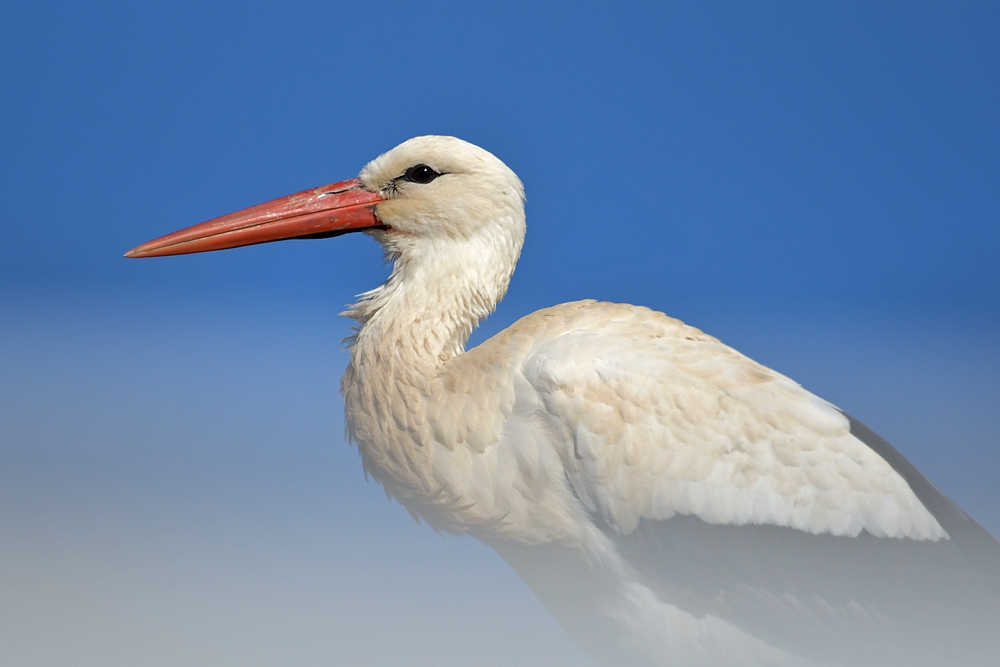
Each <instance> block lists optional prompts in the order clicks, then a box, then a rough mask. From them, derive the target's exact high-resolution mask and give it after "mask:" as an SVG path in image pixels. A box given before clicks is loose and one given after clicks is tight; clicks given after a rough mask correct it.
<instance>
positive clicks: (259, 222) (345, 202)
mask: <svg viewBox="0 0 1000 667" xmlns="http://www.w3.org/2000/svg"><path fill="white" fill-rule="evenodd" d="M380 201H382V197H380V196H379V195H377V194H375V193H374V192H369V191H368V190H365V189H364V187H363V186H362V185H361V181H359V180H358V179H356V178H352V179H351V180H349V181H341V182H340V183H333V184H331V185H325V186H323V187H320V188H314V189H312V190H305V191H303V192H299V193H297V194H294V195H288V196H287V197H281V198H279V199H275V200H273V201H269V202H267V203H264V204H258V205H257V206H251V207H250V208H246V209H243V210H242V211H237V212H236V213H230V214H229V215H224V216H222V217H221V218H215V219H214V220H209V221H208V222H203V223H201V224H200V225H194V226H193V227H188V228H187V229H182V230H180V231H179V232H174V233H173V234H167V235H166V236H161V237H160V238H158V239H155V240H153V241H150V242H149V243H143V244H142V245H141V246H138V247H135V248H132V249H131V250H129V251H128V252H127V253H125V256H126V257H162V256H164V255H184V254H187V253H192V252H205V251H208V250H225V249H226V248H238V247H239V246H244V245H252V244H254V243H267V242H269V241H281V240H283V239H294V238H303V237H306V238H317V237H320V238H321V237H326V236H338V235H340V234H346V233H348V232H355V231H361V230H363V229H372V228H377V227H382V226H383V225H382V223H381V222H379V220H378V217H376V215H375V206H376V205H377V204H378V203H379V202H380Z"/></svg>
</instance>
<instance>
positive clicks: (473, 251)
mask: <svg viewBox="0 0 1000 667" xmlns="http://www.w3.org/2000/svg"><path fill="white" fill-rule="evenodd" d="M361 230H363V231H365V232H366V233H367V234H369V235H371V236H372V237H374V238H375V239H376V240H377V241H378V242H379V243H380V244H381V245H382V247H383V248H384V250H385V252H386V254H387V255H388V256H389V258H391V260H392V262H393V267H392V272H391V275H390V276H389V278H388V280H386V282H385V283H384V284H383V285H381V286H380V287H377V288H375V289H374V290H372V291H370V292H366V293H364V294H363V295H361V297H360V299H359V300H358V302H357V303H355V304H354V305H353V306H351V307H350V309H349V310H348V311H347V313H346V314H347V315H349V316H350V317H352V318H354V319H355V320H357V321H358V323H359V325H360V328H359V329H358V332H357V335H356V336H354V338H353V340H352V341H351V347H350V354H351V359H350V363H349V365H348V367H347V372H346V373H345V375H344V378H343V382H342V385H341V389H342V392H343V395H344V403H345V408H346V414H347V424H348V427H349V432H350V436H351V438H352V439H353V440H354V442H356V443H357V446H358V449H359V451H360V453H361V458H362V461H363V463H364V467H365V470H367V471H368V473H369V474H371V476H372V477H374V478H375V479H376V480H378V481H379V482H380V483H381V484H382V485H384V487H385V489H386V491H387V492H388V493H389V494H391V495H392V496H393V497H395V498H396V499H397V500H398V501H399V502H401V503H402V504H403V505H405V506H406V507H407V508H408V509H409V510H410V511H411V512H412V513H414V514H415V515H419V516H421V517H423V518H424V519H425V520H426V521H427V522H428V523H429V524H431V525H432V526H434V527H435V528H437V529H440V530H444V531H449V532H452V533H468V534H471V535H474V536H475V537H477V538H479V539H480V540H482V541H483V542H485V543H487V544H489V545H491V546H493V547H494V548H495V549H496V550H497V551H498V552H499V553H500V554H501V555H502V556H503V557H504V558H505V559H506V560H507V562H508V563H510V564H511V566H512V567H513V568H514V569H515V570H516V571H517V573H518V574H519V575H520V576H521V578H522V579H523V580H524V581H525V582H526V583H527V584H528V585H529V586H530V587H531V588H532V590H533V591H534V592H535V593H536V594H537V595H538V596H539V597H540V598H541V599H542V600H543V601H544V602H545V604H546V605H547V606H548V608H549V609H550V610H551V612H552V613H553V615H554V616H555V617H556V619H558V621H559V623H560V624H561V625H562V626H563V628H565V630H566V631H567V632H568V633H569V634H570V635H571V636H572V637H573V638H574V639H575V640H576V641H577V642H578V643H579V644H580V645H581V646H583V647H584V648H585V649H586V650H587V651H588V652H590V653H591V654H592V655H593V656H595V657H596V658H597V659H598V660H599V661H601V662H603V663H604V664H607V665H699V666H703V665H726V666H737V665H740V666H742V665H879V666H881V665H906V666H908V667H910V666H915V665H928V666H930V665H935V666H944V665H998V664H1000V544H998V543H997V542H996V540H994V539H993V538H992V537H991V536H990V535H989V534H988V533H987V532H986V531H984V530H983V529H982V528H981V527H980V526H978V525H977V524H976V523H975V522H974V521H973V520H972V519H970V518H969V517H968V516H966V515H965V514H964V513H963V512H962V511H961V510H960V509H959V508H958V507H957V506H956V505H955V504H954V503H952V502H951V501H950V500H948V498H946V497H945V496H944V495H943V494H942V493H941V492H939V491H938V490H937V489H936V488H935V487H934V486H933V485H932V484H931V483H930V482H929V481H928V480H927V479H926V478H925V477H924V476H923V475H921V474H920V472H918V471H917V470H916V469H915V468H914V467H913V466H912V465H911V464H910V463H909V462H908V461H907V460H906V459H905V458H904V457H903V456H902V455H900V454H899V453H898V452H897V451H896V450H895V449H893V448H892V446H890V445H889V444H888V443H887V442H886V441H885V440H883V439H882V438H880V437H879V436H877V435H876V434H875V433H873V432H872V431H870V430H869V429H868V428H867V427H865V426H864V425H862V424H861V423H859V422H858V421H856V420H855V419H853V418H851V417H850V416H848V415H846V414H845V413H843V412H842V411H840V410H839V409H837V408H836V407H834V406H833V405H831V404H829V403H827V402H826V401H823V400H822V399H820V398H817V397H816V396H814V395H813V394H810V393H809V392H807V391H806V390H804V389H803V388H802V387H800V386H799V385H798V384H796V383H795V382H793V381H792V380H790V379H788V378H786V377H784V376H783V375H781V374H779V373H776V372H775V371H773V370H770V369H769V368H766V367H764V366H761V365H760V364H757V363H755V362H754V361H752V360H751V359H748V358H747V357H745V356H743V355H742V354H740V353H739V352H737V351H735V350H733V349H732V348H729V347H727V346H726V345H724V344H722V343H721V342H719V341H718V340H716V339H715V338H712V337H711V336H708V335H706V334H704V333H702V332H701V331H699V330H698V329H695V328H694V327H691V326H688V325H685V324H684V323H682V322H680V321H678V320H675V319H671V318H669V317H667V316H666V315H663V314H662V313H658V312H654V311H651V310H648V309H646V308H642V307H637V306H629V305H620V304H612V303H598V302H594V301H580V302H576V303H567V304H563V305H560V306H555V307H552V308H547V309H545V310H541V311H538V312H536V313H533V314H531V315H528V316H527V317H524V318H522V319H520V320H518V321H517V322H516V323H515V324H514V325H513V326H511V327H510V328H508V329H506V330H505V331H503V332H501V333H499V334H497V335H496V336H494V337H493V338H491V339H490V340H488V341H486V342H485V343H483V344H482V345H480V346H479V347H476V348H474V349H472V350H466V349H465V343H466V340H467V339H468V337H469V334H470V333H471V332H472V330H473V329H474V328H475V327H476V325H477V324H478V323H479V322H480V320H482V319H483V318H484V317H486V316H487V315H488V314H489V313H490V312H492V311H493V309H494V308H495V306H496V305H497V303H498V302H499V301H500V299H501V298H503V296H504V293H505V292H506V290H507V286H508V283H509V282H510V278H511V275H512V273H513V271H514V266H515V264H516V262H517V259H518V256H519V254H520V251H521V245H522V242H523V239H524V232H525V217H524V190H523V187H522V185H521V182H520V181H519V180H518V178H517V176H516V175H515V174H514V173H513V172H512V171H511V170H510V169H509V168H507V166H506V165H504V164H503V163H502V162H501V161H500V160H499V159H497V158H496V157H494V156H493V155H492V154H490V153H488V152H487V151H485V150H483V149H481V148H478V147H476V146H473V145H471V144H469V143H466V142H464V141H461V140H459V139H455V138H453V137H437V136H427V137H417V138H415V139H411V140H409V141H407V142H405V143H403V144H401V145H399V146H397V147H396V148H394V149H392V150H391V151H389V152H387V153H385V154H383V155H381V156H379V157H378V158H376V159H375V160H374V161H372V162H371V163H369V164H368V165H367V166H365V167H364V169H362V170H361V174H360V176H359V177H358V178H357V179H352V180H349V181H344V182H341V183H336V184H333V185H329V186H325V187H321V188H316V189H313V190H307V191H305V192H302V193H299V194H295V195H291V196H289V197H284V198H282V199H278V200H275V201H273V202H269V203H266V204H261V205H259V206H255V207H252V208H249V209H246V210H244V211H240V212H237V213H233V214H231V215H227V216H223V217H221V218H217V219H215V220H211V221H209V222H206V223H202V224H200V225H196V226H194V227H190V228H188V229H185V230H182V231H179V232H175V233H173V234H169V235H167V236H164V237H162V238H160V239H157V240H155V241H151V242H149V243H146V244H144V245H142V246H139V247H138V248H135V249H134V250H131V251H130V252H129V253H128V254H127V256H129V257H151V256H158V255H172V254H181V253H189V252H200V251H205V250H219V249H223V248H232V247H236V246H241V245H248V244H252V243H263V242H267V241H276V240H280V239H286V238H302V237H324V236H336V235H339V234H343V233H347V232H350V231H361Z"/></svg>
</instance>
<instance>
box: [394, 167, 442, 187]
mask: <svg viewBox="0 0 1000 667" xmlns="http://www.w3.org/2000/svg"><path fill="white" fill-rule="evenodd" d="M440 175H441V174H439V173H437V172H436V171H434V170H433V169H431V168H430V167H428V166H427V165H426V164H418V165H415V166H413V167H410V168H409V169H407V170H406V172H405V173H403V178H404V179H406V180H407V181H409V182H410V183H430V182H431V181H433V180H434V179H435V178H437V177H438V176H440Z"/></svg>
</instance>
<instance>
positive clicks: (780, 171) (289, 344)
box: [0, 1, 1000, 666]
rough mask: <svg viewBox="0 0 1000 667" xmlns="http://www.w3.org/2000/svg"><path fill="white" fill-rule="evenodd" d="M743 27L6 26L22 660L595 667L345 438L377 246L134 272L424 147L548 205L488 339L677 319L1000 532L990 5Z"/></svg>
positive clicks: (999, 53) (7, 626)
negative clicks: (620, 312) (157, 256)
mask: <svg viewBox="0 0 1000 667" xmlns="http://www.w3.org/2000/svg"><path fill="white" fill-rule="evenodd" d="M748 4H749V3H695V2H691V3H648V4H626V3H614V4H611V3H574V4H565V5H561V6H556V5H552V6H548V5H545V4H544V3H538V2H533V3H517V2H509V3H505V4H503V5H502V6H500V5H497V6H492V7H489V6H485V5H473V4H470V3H436V2H422V3H393V2H384V3H371V4H368V5H366V4H364V3H341V4H337V3H294V4H291V5H289V4H287V3H286V4H282V3H274V4H270V3H231V4H225V3H211V4H209V5H207V6H206V5H205V4H204V3H192V2H176V1H175V2H170V3H155V2H144V3H114V2H104V3H89V5H88V6H86V7H85V6H81V5H80V4H79V3H65V4H62V3H52V2H34V3H10V2H8V3H5V4H4V5H3V6H2V7H0V91H2V93H0V172H2V173H0V195H2V197H0V201H2V202H3V222H2V225H3V236H2V240H0V664H17V665H75V666H76V665H102V666H106V665H209V664H210V665H254V664H259V665H273V664H296V665H313V664H316V665H319V664H325V665H329V664H336V665H341V664H343V665H358V664H365V665H399V664H407V665H510V664H518V665H554V664H587V662H586V659H585V658H584V657H582V655H581V654H580V653H579V651H578V649H576V648H575V647H574V646H573V645H572V644H571V643H570V642H569V641H568V640H567V639H566V638H565V637H564V636H563V635H562V634H561V632H560V631H559V629H558V627H557V626H556V625H555V623H554V622H553V621H552V620H551V619H550V618H549V617H548V615H547V613H546V612H545V610H544V609H543V608H542V607H541V606H540V604H539V603H538V602H536V601H535V600H534V598H533V597H532V596H531V594H530V592H529V591H528V590H527V588H526V587H525V586H524V585H523V584H521V583H520V582H519V580H517V578H516V577H515V576H514V575H513V574H512V573H511V572H510V571H509V569H508V568H507V567H506V565H505V564H504V563H503V562H502V561H501V560H500V559H499V558H498V557H496V556H495V555H494V554H493V553H492V552H491V551H490V550H488V549H486V548H485V547H483V546H481V545H479V544H478V543H476V542H475V541H473V540H470V539H466V538H447V537H441V536H438V535H436V534H435V533H433V532H432V531H431V530H429V529H428V528H427V527H426V526H418V525H416V524H415V523H414V522H413V521H412V520H411V519H410V517H409V516H408V515H407V514H406V512H405V510H403V509H402V508H400V507H399V506H397V505H394V504H391V503H389V502H387V501H386V500H385V498H384V496H383V495H382V494H381V491H380V489H379V488H378V487H377V486H376V485H375V484H373V483H366V482H365V480H364V477H363V475H362V473H361V469H360V464H359V461H358V459H357V454H356V452H355V451H354V450H353V449H351V448H349V447H348V446H347V445H346V444H345V442H344V440H343V436H342V432H343V425H342V417H341V414H340V413H341V404H340V399H339V397H338V395H337V388H338V381H339V376H340V373H341V371H342V369H343V366H344V363H345V354H344V353H343V352H341V351H340V344H339V341H340V339H341V338H343V337H344V336H345V335H347V334H348V332H349V330H348V327H349V324H350V323H349V322H348V321H346V320H343V319H340V318H337V317H336V313H337V312H338V311H339V310H340V309H341V308H342V306H343V305H344V304H346V303H348V302H350V301H351V300H352V299H353V295H354V294H356V293H358V292H360V291H363V290H365V289H368V288H371V287H373V286H375V285H376V284H378V283H379V282H380V281H381V280H382V279H383V278H384V276H385V275H386V268H385V266H384V265H383V264H382V262H381V258H380V255H379V252H378V249H377V247H376V245H375V244H374V242H372V241H371V240H370V239H368V238H365V237H363V236H361V235H356V236H353V237H347V238H341V239H335V240H330V241H313V242H288V243H283V244H270V245H267V246H261V247H254V248H245V249H241V250H235V251H230V252H226V253H212V254H207V255H198V256H190V257H179V258H171V259H166V260H141V261H140V260H125V259H123V258H122V257H121V254H122V253H123V252H124V251H125V250H127V249H129V248H131V247H132V246H134V245H137V244H139V243H141V242H143V241H146V240H149V239H151V238H153V237H155V236H159V235H161V234H163V233H166V232H169V231H173V230H174V229H177V228H180V227H183V226H187V225H189V224H193V223H196V222H200V221H202V220H204V219H207V218H210V217H214V216H216V215H220V214H223V213H227V212H229V211H232V210H235V209H238V208H242V207H245V206H248V205H251V204H255V203H258V202H260V201H264V200H267V199H270V198H273V197H276V196H280V195H283V194H287V193H290V192H293V191H298V190H302V189H304V188H306V187H312V186H316V185H320V184H324V183H328V182H332V181H335V180H340V179H343V178H348V177H351V176H354V175H355V174H356V173H357V172H358V170H359V169H360V167H361V166H362V165H363V164H364V163H365V162H367V161H368V160H369V159H371V158H372V157H374V156H375V155H377V154H378V153H380V152H382V151H384V150H387V149H389V148H391V147H392V146H394V145H395V144H397V143H399V142H400V141H402V140H404V139H406V138H408V137H410V136H413V135H417V134H428V133H439V134H453V135H456V136H459V137H462V138H464V139H467V140H469V141H472V142H474V143H477V144H480V145H482V146H484V147H485V148H487V149H489V150H491V151H492V152H494V153H495V154H496V155H498V156H499V157H500V158H501V159H503V160H505V161H506V162H507V163H508V164H509V165H510V166H511V167H512V168H513V169H514V170H515V171H516V172H517V173H518V174H519V175H520V176H521V178H522V179H523V180H524V182H525V186H526V188H527V192H528V223H529V232H528V239H527V245H526V247H525V251H524V254H523V256H522V261H521V263H520V266H519V268H518V272H517V273H516V274H515V277H514V281H513V283H512V285H511V289H510V293H509V296H508V298H507V300H506V301H504V303H503V304H502V305H501V307H500V309H499V311H498V313H497V314H496V315H494V316H493V317H491V318H490V319H489V321H488V322H486V323H485V325H484V326H483V327H482V329H481V330H480V331H479V332H477V333H476V334H475V337H474V340H482V338H483V337H484V336H486V335H488V334H490V333H492V332H495V331H497V330H499V329H500V328H502V327H503V326H506V325H508V324H510V323H511V322H512V321H513V320H514V319H516V318H517V317H518V316H519V315H522V314H524V313H527V312H529V311H531V310H533V309H536V308H539V307H543V306H547V305H551V304H554V303H558V302H561V301H566V300H571V299H577V298H585V297H595V298H601V299H610V300H616V301H626V302H632V303H640V304H645V305H649V306H651V307H654V308H657V309H660V310H663V311H665V312H667V313H669V314H671V315H674V316H677V317H680V318H682V319H684V320H686V321H688V322H689V323H691V324H694V325H696V326H699V327H701V328H702V329H705V330H706V331H708V332H709V333H712V334H713V335H716V336H719V337H720V338H722V339H723V340H724V341H725V342H727V343H729V344H731V345H733V346H735V347H736V348H738V349H740V350H741V351H743V352H744V353H747V354H749V355H750V356H752V357H754V358H756V359H758V360H759V361H761V362H764V363H766V364H768V365H771V366H773V367H774V368H776V369H778V370H780V371H782V372H784V373H786V374H787V375H790V376H791V377H793V378H795V379H796V380H798V381H800V382H802V383H803V384H804V385H805V386H806V387H807V388H808V389H810V390H812V391H814V392H816V393H818V394H819V395H821V396H823V397H825V398H827V399H828V400H831V401H832V402H834V403H835V404H837V405H839V406H840V407H842V408H844V409H845V410H847V411H849V412H851V413H853V414H854V415H855V416H857V417H858V418H859V419H861V420H862V421H865V422H867V423H868V424H869V425H870V426H871V427H873V428H874V429H875V430H876V431H878V432H880V433H881V434H882V435H884V436H885V437H886V438H888V439H889V440H890V441H891V442H893V443H894V444H896V446H897V447H898V448H899V449H900V450H901V451H902V452H903V453H904V454H906V455H907V456H908V457H909V458H910V459H911V460H913V461H914V462H915V463H916V464H917V465H918V466H919V467H920V468H921V469H922V470H923V471H925V473H927V474H928V475H929V476H930V478H931V479H932V480H933V481H934V482H935V483H936V484H938V485H939V486H940V488H941V489H942V490H943V491H945V492H946V493H947V494H948V495H949V496H951V497H952V498H953V499H955V500H956V501H957V502H959V504H960V505H962V506H963V507H964V508H965V509H966V510H967V511H968V512H969V513H970V514H971V515H972V516H973V517H974V518H976V519H977V520H979V521H980V522H981V523H982V524H983V525H984V526H986V527H987V528H988V529H990V530H991V531H992V532H993V533H994V535H997V534H1000V447H998V445H1000V389H998V380H1000V335H998V325H1000V185H998V184H1000V5H997V4H996V3H986V2H983V3H961V4H960V5H959V4H958V3H917V2H909V3H898V4H885V3H853V4H851V3H837V4H836V6H833V5H832V4H830V5H827V4H820V3H802V2H794V3H793V2H782V3H778V2H774V3H758V5H759V6H756V7H751V6H748Z"/></svg>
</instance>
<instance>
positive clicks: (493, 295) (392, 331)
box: [346, 247, 513, 372]
mask: <svg viewBox="0 0 1000 667" xmlns="http://www.w3.org/2000/svg"><path fill="white" fill-rule="evenodd" d="M456 250H458V252H456ZM467 250H468V249H467V248H459V249H456V248H454V247H450V248H436V249H433V250H432V251H431V252H427V253H420V254H416V253H414V255H411V256H406V255H403V256H400V257H398V258H397V260H396V262H395V263H394V265H393V270H392V274H391V275H390V276H389V279H388V280H387V281H386V282H385V283H384V284H383V285H381V286H380V287H378V288H376V289H375V290H372V291H371V292H368V293H366V294H363V295H362V296H361V299H360V300H359V301H358V303H356V304H355V305H354V306H352V308H351V309H350V310H349V311H348V312H347V313H346V314H347V315H349V316H351V317H353V318H355V319H356V320H358V322H359V323H360V324H361V329H360V331H359V332H358V334H357V337H356V340H355V342H354V345H353V347H352V356H354V357H357V356H358V355H363V354H368V353H375V354H376V355H377V357H378V358H379V363H381V364H389V365H391V366H395V365H397V364H399V365H406V366H412V367H413V368H414V370H416V369H419V368H423V369H425V370H424V372H427V369H428V368H429V367H430V368H436V367H438V366H440V365H442V364H444V363H445V362H447V361H448V360H449V359H451V358H453V357H455V356H458V355H460V354H462V353H463V352H464V351H465V343H466V341H467V340H468V338H469V335H470V334H471V333H472V330H473V329H474V328H475V327H476V326H477V325H478V324H479V321H480V320H481V319H483V318H485V317H486V316H487V315H489V314H490V313H491V312H492V311H493V309H494V308H495V307H496V304H497V303H498V302H499V301H500V299H501V298H503V295H504V293H505V292H506V291H507V285H508V284H509V282H510V277H511V274H512V273H513V262H500V261H489V260H490V259H498V258H490V257H487V258H484V257H483V256H482V253H468V252H465V251H467ZM508 265H509V268H507V266H508Z"/></svg>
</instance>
